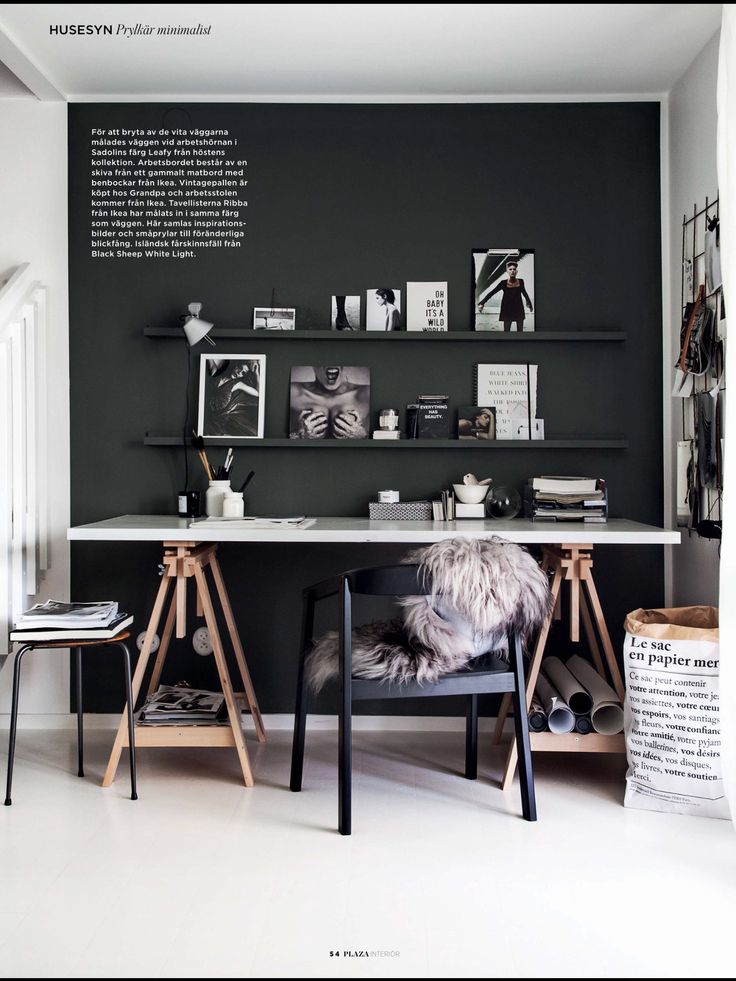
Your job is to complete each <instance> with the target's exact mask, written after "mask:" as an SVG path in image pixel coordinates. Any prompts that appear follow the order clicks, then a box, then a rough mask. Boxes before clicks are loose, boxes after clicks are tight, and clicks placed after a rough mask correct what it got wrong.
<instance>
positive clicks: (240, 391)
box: [197, 353, 266, 439]
mask: <svg viewBox="0 0 736 981" xmlns="http://www.w3.org/2000/svg"><path fill="white" fill-rule="evenodd" d="M265 406H266V355H265V354H219V353H218V354H202V355H200V359H199V412H198V415H197V431H198V433H199V434H200V435H201V436H205V437H206V436H227V437H230V438H232V439H262V438H263V430H264V421H265Z"/></svg>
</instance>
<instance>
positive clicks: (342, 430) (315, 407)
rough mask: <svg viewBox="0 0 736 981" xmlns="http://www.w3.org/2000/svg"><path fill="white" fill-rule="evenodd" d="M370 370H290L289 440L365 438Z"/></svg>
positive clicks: (303, 367) (333, 367)
mask: <svg viewBox="0 0 736 981" xmlns="http://www.w3.org/2000/svg"><path fill="white" fill-rule="evenodd" d="M370 414H371V371H370V368H363V367H354V366H351V367H345V366H344V365H328V366H319V367H312V366H311V365H297V366H295V367H293V368H292V369H291V385H290V411H289V437H290V438H291V439H367V438H368V437H369V436H370Z"/></svg>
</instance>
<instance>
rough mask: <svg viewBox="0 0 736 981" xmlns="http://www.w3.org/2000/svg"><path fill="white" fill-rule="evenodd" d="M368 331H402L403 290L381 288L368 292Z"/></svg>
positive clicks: (366, 327)
mask: <svg viewBox="0 0 736 981" xmlns="http://www.w3.org/2000/svg"><path fill="white" fill-rule="evenodd" d="M365 329H366V330H401V290H400V289H399V288H398V287H388V286H379V287H378V289H375V290H368V293H367V295H366V307H365Z"/></svg>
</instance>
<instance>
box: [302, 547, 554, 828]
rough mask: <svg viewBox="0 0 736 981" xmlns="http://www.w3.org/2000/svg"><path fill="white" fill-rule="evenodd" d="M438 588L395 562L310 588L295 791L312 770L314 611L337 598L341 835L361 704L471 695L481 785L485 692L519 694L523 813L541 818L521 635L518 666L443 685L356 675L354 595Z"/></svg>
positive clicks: (451, 678) (472, 742)
mask: <svg viewBox="0 0 736 981" xmlns="http://www.w3.org/2000/svg"><path fill="white" fill-rule="evenodd" d="M430 592H431V586H429V585H428V584H426V583H425V582H423V579H422V577H421V576H420V575H419V570H418V567H417V566H414V565H395V566H382V567H378V568H373V569H355V570H353V571H351V572H346V573H344V574H343V575H341V576H337V577H335V578H333V579H328V580H325V581H324V582H321V583H317V584H316V585H314V586H309V587H308V588H307V589H305V590H304V593H303V610H302V636H301V652H300V659H299V674H298V680H297V694H296V711H295V718H294V742H293V746H292V755H291V782H290V787H291V789H292V790H293V791H299V790H301V789H302V771H303V768H304V739H305V734H306V723H307V678H306V672H305V662H306V658H307V655H308V654H309V651H310V649H311V645H312V641H313V639H314V611H315V605H316V603H317V602H318V601H319V600H323V599H327V598H328V597H330V596H337V597H338V602H339V607H340V618H339V631H338V632H339V640H338V649H339V671H340V673H339V687H340V704H339V762H338V795H339V796H338V825H339V831H340V834H343V835H349V834H350V833H351V823H352V822H351V780H352V747H351V735H352V709H353V702H356V701H359V700H362V699H368V698H371V699H383V698H417V697H419V698H423V697H431V696H435V695H464V696H466V698H467V709H466V730H465V776H466V777H467V778H468V779H469V780H474V779H475V778H476V777H477V774H478V695H480V694H496V693H499V692H511V693H512V695H513V705H514V726H515V736H516V744H517V749H518V752H519V780H520V784H521V806H522V814H523V816H524V818H525V819H526V820H527V821H536V819H537V809H536V801H535V797H534V780H533V775H532V759H531V751H530V748H529V730H528V726H527V712H526V699H525V685H524V659H523V654H522V643H521V637H520V636H519V635H518V634H516V633H513V632H511V633H509V634H508V644H509V657H510V665H508V664H506V663H505V662H503V661H500V660H498V659H496V664H495V665H493V666H492V667H491V669H490V670H488V669H484V668H485V665H484V668H481V669H478V670H468V671H461V672H456V673H453V674H446V675H443V676H442V677H441V678H440V679H439V680H438V681H437V682H436V683H435V684H423V685H420V684H418V683H417V682H415V681H412V682H409V683H406V684H391V683H388V682H384V681H367V680H365V679H362V678H354V677H353V676H352V622H353V608H352V604H353V596H354V595H368V596H425V595H427V594H429V593H430Z"/></svg>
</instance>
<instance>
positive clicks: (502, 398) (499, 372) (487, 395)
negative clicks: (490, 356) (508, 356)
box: [474, 364, 541, 439]
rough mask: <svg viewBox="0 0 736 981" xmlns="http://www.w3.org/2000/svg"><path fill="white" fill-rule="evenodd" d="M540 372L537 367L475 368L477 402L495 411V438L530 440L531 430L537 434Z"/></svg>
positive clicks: (534, 365) (486, 366)
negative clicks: (538, 379)
mask: <svg viewBox="0 0 736 981" xmlns="http://www.w3.org/2000/svg"><path fill="white" fill-rule="evenodd" d="M537 371H538V365H536V364H477V365H476V366H475V392H474V394H475V400H476V402H477V403H478V405H479V406H487V407H489V408H490V407H491V406H492V407H493V408H495V410H496V439H529V433H530V431H531V432H532V433H534V432H535V424H536V422H537ZM540 421H541V420H540ZM522 434H523V435H522ZM534 438H535V439H539V438H541V437H539V436H535V437H534Z"/></svg>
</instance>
